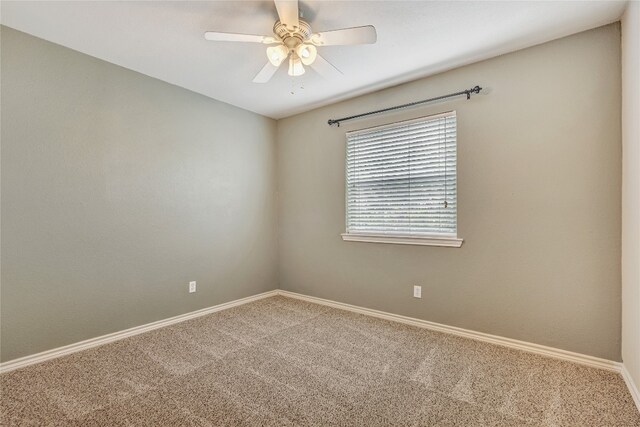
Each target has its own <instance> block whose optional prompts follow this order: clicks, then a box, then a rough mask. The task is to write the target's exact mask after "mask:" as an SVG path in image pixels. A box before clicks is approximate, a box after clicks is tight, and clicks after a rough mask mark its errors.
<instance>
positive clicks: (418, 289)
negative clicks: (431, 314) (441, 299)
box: [413, 286, 422, 298]
mask: <svg viewBox="0 0 640 427" xmlns="http://www.w3.org/2000/svg"><path fill="white" fill-rule="evenodd" d="M413 297H414V298H422V286H414V287H413Z"/></svg>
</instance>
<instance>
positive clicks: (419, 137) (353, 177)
mask: <svg viewBox="0 0 640 427" xmlns="http://www.w3.org/2000/svg"><path fill="white" fill-rule="evenodd" d="M346 179H347V182H346V187H347V188H346V193H347V212H346V222H347V234H369V235H399V236H417V237H420V236H451V237H455V236H456V232H457V231H456V223H457V219H456V212H457V197H456V193H457V192H456V189H457V188H456V113H455V111H452V112H449V113H444V114H439V115H436V116H429V117H424V118H420V119H417V120H410V121H405V122H400V123H394V124H390V125H385V126H379V127H375V128H370V129H364V130H359V131H355V132H349V133H347V171H346Z"/></svg>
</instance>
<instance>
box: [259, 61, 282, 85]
mask: <svg viewBox="0 0 640 427" xmlns="http://www.w3.org/2000/svg"><path fill="white" fill-rule="evenodd" d="M278 68H280V66H277V67H276V66H275V65H273V64H272V63H271V62H267V63H266V64H265V66H264V67H262V70H260V72H259V73H258V74H256V76H255V77H254V78H253V82H254V83H266V82H268V81H269V80H271V77H273V75H274V74H275V73H276V71H278Z"/></svg>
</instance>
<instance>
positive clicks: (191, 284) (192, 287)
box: [189, 282, 196, 294]
mask: <svg viewBox="0 0 640 427" xmlns="http://www.w3.org/2000/svg"><path fill="white" fill-rule="evenodd" d="M195 291H196V282H189V293H190V294H191V293H193V292H195Z"/></svg>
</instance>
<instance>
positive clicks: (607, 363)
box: [277, 290, 621, 373]
mask: <svg viewBox="0 0 640 427" xmlns="http://www.w3.org/2000/svg"><path fill="white" fill-rule="evenodd" d="M277 293H278V294H279V295H282V296H285V297H289V298H297V299H300V300H304V301H308V302H312V303H316V304H322V305H326V306H329V307H334V308H338V309H341V310H348V311H352V312H355V313H360V314H365V315H367V316H373V317H378V318H381V319H386V320H391V321H393V322H400V323H404V324H407V325H412V326H417V327H420V328H425V329H430V330H432V331H438V332H444V333H446V334H452V335H457V336H460V337H465V338H471V339H474V340H477V341H482V342H487V343H491V344H496V345H500V346H503V347H509V348H514V349H517V350H522V351H526V352H529V353H535V354H540V355H542V356H548V357H553V358H556V359H561V360H565V361H568V362H573V363H579V364H581V365H586V366H590V367H592V368H598V369H605V370H607V371H613V372H618V373H620V372H621V364H620V363H619V362H614V361H612V360H607V359H601V358H598V357H593V356H588V355H586V354H581V353H574V352H572V351H567V350H561V349H559V348H553V347H547V346H544V345H540V344H533V343H529V342H526V341H519V340H514V339H511V338H505V337H500V336H497V335H490V334H485V333H483V332H476V331H471V330H468V329H463V328H458V327H455V326H447V325H443V324H440V323H435V322H429V321H427V320H421V319H415V318H413V317H407V316H401V315H399V314H392V313H387V312H384V311H379V310H373V309H370V308H364V307H358V306H355V305H351V304H345V303H342V302H336V301H331V300H327V299H323V298H317V297H310V296H307V295H302V294H298V293H295V292H289V291H283V290H278V291H277Z"/></svg>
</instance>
